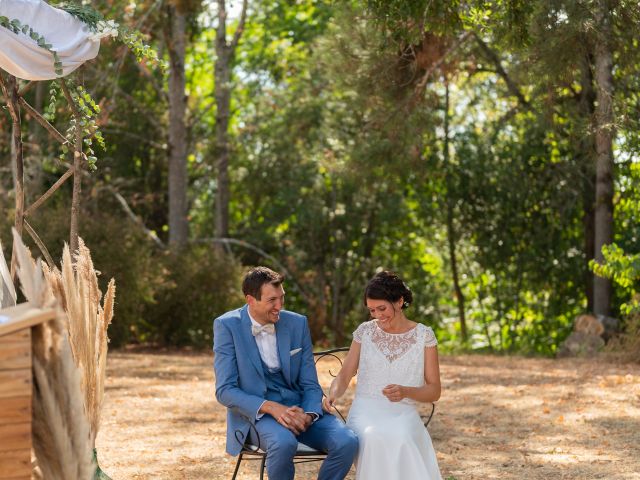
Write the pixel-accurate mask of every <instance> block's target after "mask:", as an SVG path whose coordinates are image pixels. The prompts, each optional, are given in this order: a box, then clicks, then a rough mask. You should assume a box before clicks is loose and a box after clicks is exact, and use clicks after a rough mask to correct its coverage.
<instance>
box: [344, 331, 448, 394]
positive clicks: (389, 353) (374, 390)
mask: <svg viewBox="0 0 640 480" xmlns="http://www.w3.org/2000/svg"><path fill="white" fill-rule="evenodd" d="M353 339H354V340H355V341H356V342H358V343H360V344H361V347H360V362H359V366H358V383H357V385H356V396H358V395H362V396H367V397H376V398H380V397H382V398H385V397H384V395H383V394H382V389H383V388H384V387H386V386H387V385H389V384H397V385H404V386H408V387H420V386H422V385H424V349H425V347H435V346H436V345H437V344H438V342H437V340H436V337H435V335H434V333H433V330H432V329H431V328H429V327H427V326H425V325H422V324H418V325H416V327H415V328H413V329H412V330H409V331H408V332H405V333H399V334H394V333H387V332H385V331H384V330H382V329H381V328H380V327H378V323H377V321H376V320H371V321H369V322H365V323H362V324H361V325H360V326H359V327H358V328H357V329H356V331H355V332H353ZM403 402H406V403H413V401H412V400H409V399H405V400H403Z"/></svg>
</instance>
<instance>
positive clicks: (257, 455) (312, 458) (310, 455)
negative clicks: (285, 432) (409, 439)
mask: <svg viewBox="0 0 640 480" xmlns="http://www.w3.org/2000/svg"><path fill="white" fill-rule="evenodd" d="M348 351H349V347H341V348H333V349H331V350H321V351H318V352H313V356H314V357H315V363H316V365H317V364H318V362H319V361H320V360H322V359H324V358H327V357H330V358H334V359H336V360H337V361H338V362H339V363H340V366H342V358H340V357H339V356H338V355H336V354H337V353H340V352H348ZM336 373H337V372H336ZM329 375H331V376H332V377H335V374H334V373H333V372H332V371H331V370H329ZM334 408H335V407H334ZM435 408H436V406H435V404H433V403H432V404H431V411H430V413H429V414H428V415H427V416H423V417H422V418H423V423H424V426H425V428H426V427H427V426H428V425H429V422H430V421H431V418H432V417H433V413H434V411H435ZM335 410H336V413H337V414H338V416H339V417H340V418H341V419H342V421H343V422H344V421H346V420H345V418H344V415H342V412H340V410H338V409H337V408H336V409H335ZM251 428H252V429H253V433H254V435H255V436H256V437H257V438H258V439H259V438H260V436H259V435H258V432H257V431H256V430H255V427H254V426H253V424H251ZM235 434H236V440H237V441H238V442H239V443H241V444H242V450H241V451H240V454H239V455H238V461H237V462H236V468H235V470H234V471H233V476H232V477H231V480H235V479H236V477H237V475H238V471H239V470H240V464H241V463H242V461H243V460H259V461H260V480H263V479H264V469H265V463H266V461H267V453H266V452H265V451H264V450H262V449H260V448H259V447H258V446H257V445H252V444H250V443H249V442H248V441H247V440H246V439H245V438H243V437H244V436H243V434H242V432H239V431H236V432H235ZM258 443H260V442H259V441H258ZM326 457H327V454H326V452H323V451H320V450H316V449H314V448H311V447H309V446H308V445H305V444H304V443H299V442H298V449H297V451H296V454H295V456H294V457H293V463H294V464H299V463H308V462H320V461H322V460H324V459H325V458H326Z"/></svg>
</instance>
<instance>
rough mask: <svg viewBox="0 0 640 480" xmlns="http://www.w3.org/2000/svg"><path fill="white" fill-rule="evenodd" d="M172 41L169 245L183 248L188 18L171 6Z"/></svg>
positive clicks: (185, 234) (186, 228)
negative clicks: (185, 65) (185, 68)
mask: <svg viewBox="0 0 640 480" xmlns="http://www.w3.org/2000/svg"><path fill="white" fill-rule="evenodd" d="M169 10H170V15H171V38H170V41H169V42H168V43H169V45H168V47H169V48H168V50H169V59H170V73H169V179H168V182H169V244H170V245H171V246H172V247H176V248H181V247H182V246H184V245H185V244H186V243H187V240H188V237H189V225H188V223H187V127H186V123H185V113H186V110H187V97H186V94H185V72H184V58H185V49H186V25H187V21H186V15H185V14H184V13H183V12H181V11H180V10H179V9H178V8H177V7H175V6H173V5H172V6H170V7H169Z"/></svg>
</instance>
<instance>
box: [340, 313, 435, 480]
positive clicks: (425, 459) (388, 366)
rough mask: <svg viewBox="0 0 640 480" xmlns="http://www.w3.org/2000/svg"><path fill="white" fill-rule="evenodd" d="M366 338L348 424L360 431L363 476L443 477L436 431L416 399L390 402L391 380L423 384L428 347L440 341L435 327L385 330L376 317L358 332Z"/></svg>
mask: <svg viewBox="0 0 640 480" xmlns="http://www.w3.org/2000/svg"><path fill="white" fill-rule="evenodd" d="M353 339H354V340H355V341H356V342H358V343H360V344H361V349H360V363H359V366H358V377H357V378H358V383H357V386H356V393H355V398H354V400H353V403H352V405H351V410H350V411H349V418H348V419H347V425H349V427H350V428H352V429H353V430H354V431H355V432H356V433H357V435H358V440H359V448H358V457H357V460H356V479H358V480H441V479H442V477H441V475H440V470H439V468H438V461H437V459H436V453H435V451H434V449H433V445H432V444H431V437H429V433H428V432H427V429H426V428H425V427H424V424H423V423H422V420H421V419H420V415H419V414H418V411H417V410H416V402H414V401H413V400H409V399H404V400H402V401H400V402H391V401H390V400H388V399H387V398H386V397H385V396H384V395H383V394H382V389H383V388H384V387H386V386H387V385H389V384H397V385H405V386H411V387H419V386H422V385H424V350H425V347H435V346H436V345H437V341H436V338H435V335H434V333H433V330H432V329H431V328H429V327H426V326H424V325H422V324H418V325H417V326H416V327H415V328H414V329H412V330H410V331H408V332H406V333H401V334H391V333H386V332H385V331H383V330H382V329H381V328H380V327H378V324H377V322H376V320H372V321H369V322H365V323H363V324H361V325H360V326H359V327H358V328H357V330H356V331H355V332H354V333H353Z"/></svg>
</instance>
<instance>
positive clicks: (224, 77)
mask: <svg viewBox="0 0 640 480" xmlns="http://www.w3.org/2000/svg"><path fill="white" fill-rule="evenodd" d="M226 17H227V12H226V9H225V0H218V29H217V31H216V63H215V70H214V76H215V88H216V95H215V96H216V107H217V110H216V148H215V152H216V169H217V173H218V182H217V190H216V211H215V231H216V237H220V238H223V237H228V236H229V200H230V195H229V116H230V110H231V85H230V82H231V65H230V60H231V52H230V50H229V46H228V45H227V37H226V33H225V32H226V28H227V27H226V25H227V23H226Z"/></svg>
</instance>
